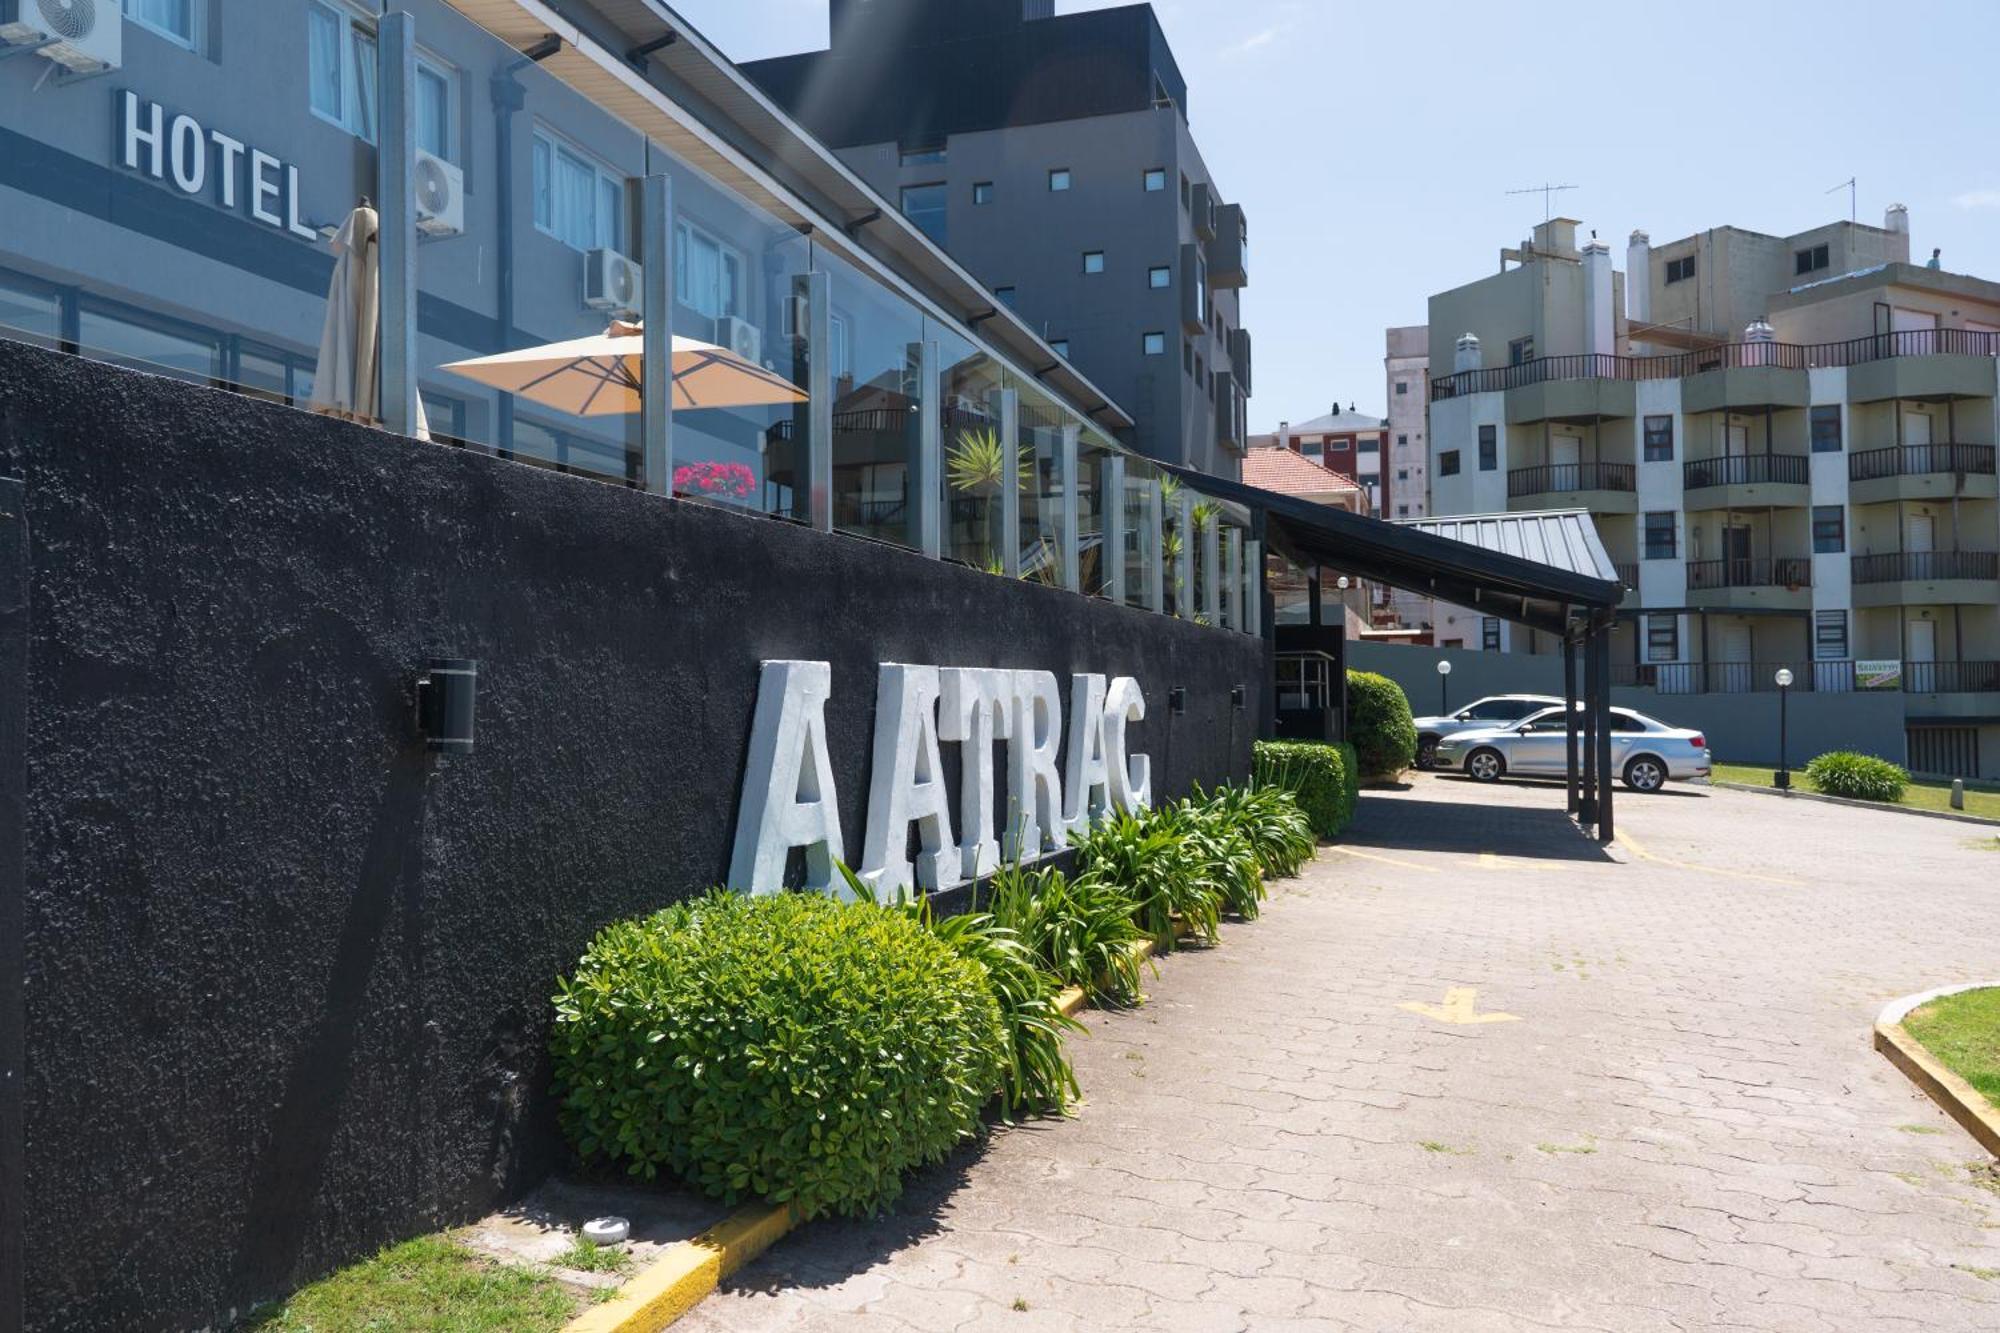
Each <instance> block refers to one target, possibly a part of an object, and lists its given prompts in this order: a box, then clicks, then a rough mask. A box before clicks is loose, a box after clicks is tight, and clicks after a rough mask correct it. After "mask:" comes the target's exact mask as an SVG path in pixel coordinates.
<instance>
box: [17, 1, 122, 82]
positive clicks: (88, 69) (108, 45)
mask: <svg viewBox="0 0 2000 1333" xmlns="http://www.w3.org/2000/svg"><path fill="white" fill-rule="evenodd" d="M0 42H5V43H6V44H7V45H8V46H11V47H27V48H29V49H31V50H33V51H34V52H35V54H37V55H39V56H43V57H46V58H47V59H49V60H53V61H55V62H56V63H57V64H58V65H61V66H63V67H65V68H66V69H70V70H73V71H75V72H76V73H78V74H101V73H103V72H104V71H105V70H110V69H117V68H118V66H119V64H120V63H121V61H122V59H123V56H124V51H125V12H124V7H123V6H122V5H120V4H119V2H118V0H0Z"/></svg>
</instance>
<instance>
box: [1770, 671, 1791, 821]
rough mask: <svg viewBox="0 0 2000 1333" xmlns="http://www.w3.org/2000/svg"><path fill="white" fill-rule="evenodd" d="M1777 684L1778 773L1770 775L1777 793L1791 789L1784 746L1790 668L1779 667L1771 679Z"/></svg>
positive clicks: (1788, 756) (1786, 747) (1787, 747)
mask: <svg viewBox="0 0 2000 1333" xmlns="http://www.w3.org/2000/svg"><path fill="white" fill-rule="evenodd" d="M1773 679H1775V680H1776V681H1777V682H1778V771H1777V772H1776V773H1774V774H1772V775H1771V779H1772V782H1773V783H1774V784H1775V785H1776V787H1777V788H1778V790H1779V791H1790V790H1791V789H1792V763H1791V752H1790V747H1789V746H1788V745H1787V744H1786V742H1787V741H1788V739H1789V737H1788V736H1787V735H1786V712H1787V710H1786V707H1785V705H1786V703H1787V701H1788V700H1789V699H1790V698H1791V693H1792V671H1791V668H1790V667H1779V668H1778V674H1777V675H1776V676H1775V677H1773Z"/></svg>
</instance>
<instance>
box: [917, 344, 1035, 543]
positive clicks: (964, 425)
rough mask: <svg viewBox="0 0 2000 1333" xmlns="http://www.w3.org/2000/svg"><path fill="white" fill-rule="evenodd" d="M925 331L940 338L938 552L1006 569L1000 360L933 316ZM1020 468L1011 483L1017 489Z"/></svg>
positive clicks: (1002, 376)
mask: <svg viewBox="0 0 2000 1333" xmlns="http://www.w3.org/2000/svg"><path fill="white" fill-rule="evenodd" d="M926 336H927V337H928V338H929V339H930V340H931V341H932V342H935V343H936V344H937V345H938V384H937V387H936V390H935V392H936V393H937V396H938V404H939V427H940V432H939V433H940V442H941V449H942V452H943V460H942V467H941V469H940V472H941V476H940V486H941V488H942V490H943V497H942V503H943V505H944V512H943V522H944V530H943V542H942V554H943V556H944V558H945V559H947V560H956V561H958V562H959V563H960V564H964V565H970V566H972V567H973V568H974V569H983V570H986V571H987V572H988V573H992V574H999V573H1003V572H1005V566H1004V558H1003V552H1004V540H1003V538H1004V529H1003V527H1002V508H1003V505H1002V501H1003V499H1004V498H1005V491H1006V488H1007V485H1008V482H1009V478H1008V476H1007V467H1006V451H1005V449H1004V447H1003V444H1004V441H1003V439H1002V436H1001V404H1000V393H1001V388H1002V383H1003V380H1004V375H1003V372H1002V370H1001V367H1000V363H999V362H998V361H996V360H994V359H993V357H992V356H990V355H988V354H987V353H986V352H985V351H984V350H983V349H981V348H979V347H977V346H975V345H974V344H973V343H972V342H971V341H970V340H968V339H967V338H965V337H964V336H963V335H961V334H960V333H958V332H957V330H955V329H953V328H951V327H950V326H949V325H945V324H942V323H940V322H939V321H937V320H935V319H929V320H927V321H926ZM1023 475H1024V472H1023V469H1021V468H1019V467H1016V468H1015V469H1014V476H1013V478H1012V483H1013V486H1014V489H1015V491H1016V492H1017V493H1019V492H1020V491H1021V490H1022V489H1023V486H1022V476H1023Z"/></svg>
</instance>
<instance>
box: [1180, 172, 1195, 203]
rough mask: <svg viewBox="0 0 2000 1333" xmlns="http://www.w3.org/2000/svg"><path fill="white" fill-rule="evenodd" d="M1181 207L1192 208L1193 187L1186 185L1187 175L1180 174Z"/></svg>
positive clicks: (1184, 173)
mask: <svg viewBox="0 0 2000 1333" xmlns="http://www.w3.org/2000/svg"><path fill="white" fill-rule="evenodd" d="M1181 207H1182V208H1192V207H1194V186H1192V185H1190V184H1188V178H1187V173H1186V172H1185V171H1183V172H1182V173H1181Z"/></svg>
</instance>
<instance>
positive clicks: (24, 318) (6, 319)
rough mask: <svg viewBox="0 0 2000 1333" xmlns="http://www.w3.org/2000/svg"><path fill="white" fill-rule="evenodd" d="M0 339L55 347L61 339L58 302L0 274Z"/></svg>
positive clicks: (37, 290)
mask: <svg viewBox="0 0 2000 1333" xmlns="http://www.w3.org/2000/svg"><path fill="white" fill-rule="evenodd" d="M0 337H6V338H12V339H14V340H15V341H17V342H31V343H37V344H39V345H41V346H43V347H54V346H55V345H56V343H57V341H58V340H59V339H60V338H61V337H62V303H61V301H60V299H59V298H58V297H57V296H56V295H55V293H54V292H44V291H41V290H39V289H38V288H37V287H35V286H33V285H30V284H28V283H26V282H20V283H17V282H15V281H14V280H13V279H11V278H10V276H9V275H8V274H6V273H5V272H0Z"/></svg>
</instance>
